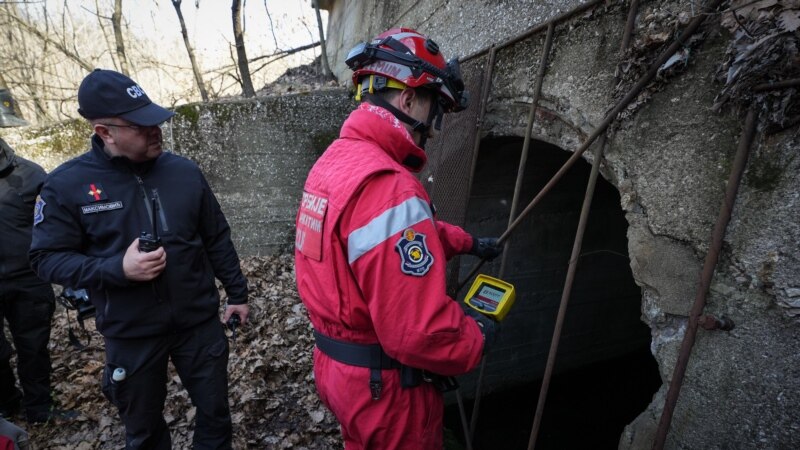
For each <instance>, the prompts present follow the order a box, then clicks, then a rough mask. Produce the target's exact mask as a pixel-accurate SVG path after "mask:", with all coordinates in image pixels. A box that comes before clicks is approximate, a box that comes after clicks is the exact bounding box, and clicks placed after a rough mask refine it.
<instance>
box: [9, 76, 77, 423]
mask: <svg viewBox="0 0 800 450" xmlns="http://www.w3.org/2000/svg"><path fill="white" fill-rule="evenodd" d="M0 102H2V103H0V126H2V127H12V126H21V125H26V124H27V122H25V121H24V120H22V119H20V118H19V117H17V116H16V114H15V112H14V109H13V99H12V98H11V94H10V93H9V91H8V90H6V89H0ZM45 176H47V174H46V173H45V171H44V169H42V168H41V167H39V165H37V164H35V163H33V162H31V161H28V160H27V159H25V158H22V157H20V156H17V155H15V154H14V150H12V149H11V147H10V146H9V145H8V144H6V142H5V141H4V140H2V139H0V211H2V213H0V236H1V237H0V416H2V417H5V418H11V417H12V416H14V414H16V412H17V411H18V410H19V409H20V403H21V405H22V406H24V407H25V413H26V415H27V419H28V422H29V423H39V422H46V421H47V420H49V419H51V418H53V417H62V418H66V417H72V416H74V415H75V414H74V412H71V411H70V412H66V411H61V410H54V409H53V408H52V403H53V402H52V399H51V397H50V354H49V352H48V350H47V343H48V342H49V341H50V321H51V319H52V317H53V311H54V309H55V297H54V296H53V288H52V286H51V285H50V284H49V283H46V282H44V281H42V280H40V279H39V278H38V277H37V276H36V274H35V273H33V271H32V270H31V268H30V262H29V261H28V246H29V245H30V242H31V227H32V226H33V205H34V203H35V201H36V196H37V195H38V194H39V191H40V190H41V189H42V183H44V178H45ZM4 319H5V320H6V321H8V326H9V329H10V330H11V336H12V337H13V339H14V347H15V348H16V350H17V375H19V381H20V386H21V387H22V392H20V391H19V389H17V388H16V386H15V384H16V380H15V378H14V371H13V370H12V368H11V364H10V359H11V345H10V344H9V342H8V341H7V340H6V338H5V333H4V332H3V328H4V324H3V323H4V322H3V320H4ZM23 393H24V395H23Z"/></svg>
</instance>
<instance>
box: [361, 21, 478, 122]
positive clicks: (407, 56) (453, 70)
mask: <svg viewBox="0 0 800 450" xmlns="http://www.w3.org/2000/svg"><path fill="white" fill-rule="evenodd" d="M345 63H346V64H347V66H348V67H350V68H351V69H352V70H353V85H355V86H356V87H357V88H358V86H359V84H361V85H362V88H363V89H365V90H366V89H367V88H369V89H370V92H372V91H373V89H374V90H381V89H383V88H387V87H388V88H399V89H402V88H404V87H406V86H408V87H411V88H419V87H423V88H429V89H432V90H434V91H436V92H438V93H439V99H440V103H441V105H442V108H443V109H444V112H457V111H461V110H463V109H465V108H466V107H467V103H468V101H469V96H468V94H467V92H466V91H464V81H463V80H462V79H461V71H460V70H459V66H458V59H452V60H450V61H448V62H445V59H444V56H442V54H441V52H440V51H439V46H438V45H436V43H435V42H433V41H432V40H431V39H430V38H428V37H426V36H424V35H422V34H420V33H418V32H417V31H414V30H412V29H409V28H393V29H391V30H388V31H385V32H383V33H381V34H380V35H378V36H377V37H376V38H375V39H373V40H372V41H371V42H369V43H367V42H362V43H360V44H358V45H356V46H355V47H353V49H352V50H350V53H349V54H348V55H347V59H346V60H345ZM370 75H375V77H369V76H370ZM367 79H368V80H367ZM392 80H394V81H395V82H399V83H401V85H397V84H396V83H393V82H392ZM359 93H360V92H359Z"/></svg>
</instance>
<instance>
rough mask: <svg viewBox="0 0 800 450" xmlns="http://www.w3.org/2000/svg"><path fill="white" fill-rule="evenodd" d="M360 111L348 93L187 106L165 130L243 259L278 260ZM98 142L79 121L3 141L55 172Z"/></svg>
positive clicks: (8, 135)
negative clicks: (318, 167) (312, 185)
mask: <svg viewBox="0 0 800 450" xmlns="http://www.w3.org/2000/svg"><path fill="white" fill-rule="evenodd" d="M354 106H355V103H354V102H353V101H352V99H351V98H350V96H349V95H348V94H347V92H346V91H344V90H326V91H320V92H315V93H311V94H295V95H284V96H277V97H264V98H258V99H251V100H241V101H236V102H227V103H205V104H203V103H197V104H190V105H184V106H180V107H178V108H177V109H176V112H177V114H176V116H175V118H174V119H173V120H172V122H171V123H170V124H167V125H165V127H164V140H165V148H167V149H169V150H171V151H174V152H175V153H178V154H181V155H183V156H186V157H188V158H190V159H192V160H193V161H195V162H197V163H198V164H199V165H200V168H201V169H202V170H203V172H204V173H205V175H206V178H207V179H208V182H209V184H210V185H211V188H212V189H213V190H214V192H215V194H216V196H217V199H218V200H219V202H220V205H221V206H222V210H223V212H224V213H225V215H226V217H227V219H228V222H229V223H230V225H231V230H232V237H233V241H234V243H235V245H236V249H237V251H238V252H239V255H240V256H251V255H268V254H274V253H276V252H279V251H284V250H287V249H290V248H291V246H292V245H293V243H294V217H295V214H296V212H297V205H298V202H299V199H300V194H301V192H302V188H303V183H304V182H305V178H306V175H307V173H308V170H309V169H310V168H311V165H312V164H313V162H314V161H315V160H316V159H317V157H318V156H319V155H320V154H322V152H323V151H324V150H325V148H327V146H328V144H330V143H331V142H332V141H333V140H334V139H335V138H336V137H338V135H339V128H340V127H341V125H342V123H343V122H344V120H345V118H346V117H347V115H348V114H349V112H350V111H351V110H352V109H353V107H354ZM5 131H7V132H5ZM90 134H91V130H90V128H89V127H88V125H87V124H86V122H85V121H83V120H75V121H69V122H65V123H62V124H58V125H55V126H53V127H48V128H42V129H31V128H22V129H15V130H4V134H3V137H4V139H7V140H8V142H9V144H11V145H12V146H13V147H14V148H15V150H16V151H17V152H18V153H19V154H20V155H22V156H25V157H28V158H29V159H32V160H34V161H36V162H37V163H39V164H40V165H42V166H43V167H45V169H46V170H48V171H49V170H52V169H54V168H55V167H56V166H58V165H59V164H60V163H62V162H64V161H66V160H67V159H69V158H71V157H74V156H77V155H79V154H81V153H83V152H85V151H86V150H87V149H88V145H89V141H88V137H89V135H90Z"/></svg>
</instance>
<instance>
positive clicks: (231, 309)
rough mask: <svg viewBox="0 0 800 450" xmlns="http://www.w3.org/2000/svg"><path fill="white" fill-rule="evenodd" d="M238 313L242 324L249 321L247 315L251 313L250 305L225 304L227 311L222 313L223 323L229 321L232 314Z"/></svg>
mask: <svg viewBox="0 0 800 450" xmlns="http://www.w3.org/2000/svg"><path fill="white" fill-rule="evenodd" d="M234 314H238V315H239V320H240V321H241V325H245V324H246V323H247V316H248V315H249V314H250V307H249V306H247V305H230V304H229V305H227V306H225V313H224V314H223V315H222V323H228V319H230V318H231V316H232V315H234Z"/></svg>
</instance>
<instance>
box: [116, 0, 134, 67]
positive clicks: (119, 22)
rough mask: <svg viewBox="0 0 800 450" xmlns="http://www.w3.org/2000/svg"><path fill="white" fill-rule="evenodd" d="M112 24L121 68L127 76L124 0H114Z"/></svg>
mask: <svg viewBox="0 0 800 450" xmlns="http://www.w3.org/2000/svg"><path fill="white" fill-rule="evenodd" d="M111 24H112V25H113V26H114V40H115V41H116V43H117V58H119V68H120V70H121V71H122V73H124V74H125V75H130V70H129V69H128V57H127V56H125V41H123V40H122V0H114V14H112V15H111Z"/></svg>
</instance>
